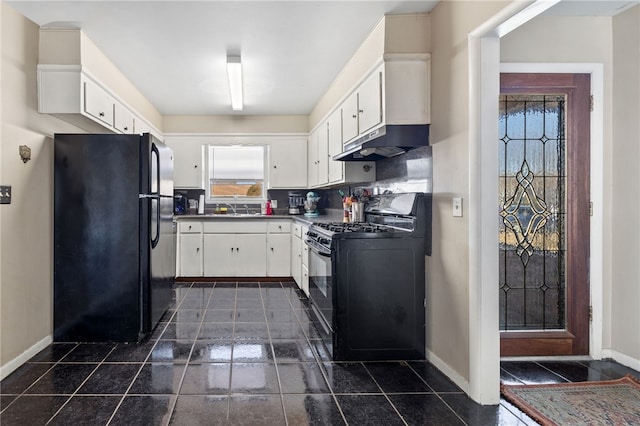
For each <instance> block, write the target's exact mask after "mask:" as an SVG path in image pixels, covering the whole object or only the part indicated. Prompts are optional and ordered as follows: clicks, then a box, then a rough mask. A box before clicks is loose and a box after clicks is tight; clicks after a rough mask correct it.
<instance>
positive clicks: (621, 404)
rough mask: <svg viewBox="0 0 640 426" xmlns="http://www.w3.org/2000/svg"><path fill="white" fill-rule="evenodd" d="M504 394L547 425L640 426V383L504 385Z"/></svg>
mask: <svg viewBox="0 0 640 426" xmlns="http://www.w3.org/2000/svg"><path fill="white" fill-rule="evenodd" d="M500 392H501V393H502V394H503V395H504V396H505V398H507V400H509V401H510V402H512V403H513V404H515V405H516V406H517V407H518V408H519V409H520V410H522V411H523V412H525V413H526V414H527V415H529V416H530V417H531V418H532V419H534V420H535V421H537V422H538V423H540V424H541V425H543V426H552V425H563V426H564V425H616V426H620V425H640V381H639V380H638V379H636V378H635V377H632V376H625V377H623V378H621V379H618V380H611V381H605V382H579V383H558V384H549V385H501V386H500Z"/></svg>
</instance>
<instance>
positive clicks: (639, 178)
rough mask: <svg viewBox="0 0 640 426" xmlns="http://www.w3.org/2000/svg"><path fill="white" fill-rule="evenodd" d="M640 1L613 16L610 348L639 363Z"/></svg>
mask: <svg viewBox="0 0 640 426" xmlns="http://www.w3.org/2000/svg"><path fill="white" fill-rule="evenodd" d="M639 46H640V6H636V7H635V8H633V9H631V10H628V11H626V12H624V13H621V14H619V15H617V16H615V17H614V18H613V96H612V98H613V111H612V116H613V124H612V128H613V137H612V143H611V145H612V147H611V156H612V161H611V163H612V165H613V166H614V167H612V168H611V185H610V188H611V203H610V209H611V218H612V220H611V250H610V252H611V274H610V276H611V296H610V297H611V305H612V306H613V307H615V309H612V310H611V325H610V332H611V339H610V342H611V350H612V355H613V356H614V357H617V358H618V359H620V361H621V362H625V363H628V364H633V362H634V361H635V364H634V365H633V366H634V367H635V368H638V366H640V326H639V325H640V309H638V306H640V262H639V261H638V260H639V259H640V220H639V219H638V212H640V167H638V165H639V164H640V47H639Z"/></svg>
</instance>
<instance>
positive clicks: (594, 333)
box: [500, 63, 604, 359]
mask: <svg viewBox="0 0 640 426" xmlns="http://www.w3.org/2000/svg"><path fill="white" fill-rule="evenodd" d="M500 72H501V73H536V74H544V73H563V74H575V73H584V74H590V75H591V93H592V95H593V110H592V112H591V123H590V126H591V128H590V132H591V142H590V148H591V154H590V156H591V158H590V169H591V173H590V184H591V203H592V205H593V214H592V216H591V221H590V244H589V247H590V258H589V281H590V283H589V286H590V288H589V293H590V299H591V307H592V317H591V324H590V326H589V355H590V356H591V357H592V358H595V359H600V358H602V331H603V308H604V307H603V304H604V303H603V261H604V253H603V244H604V241H603V238H604V233H603V224H604V222H603V214H604V140H603V137H604V129H603V125H604V122H603V117H604V116H603V114H604V111H603V104H604V65H603V64H600V63H502V64H500Z"/></svg>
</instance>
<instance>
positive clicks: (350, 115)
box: [338, 92, 358, 142]
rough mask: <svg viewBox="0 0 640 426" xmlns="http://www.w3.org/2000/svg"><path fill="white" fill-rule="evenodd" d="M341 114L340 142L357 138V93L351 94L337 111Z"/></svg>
mask: <svg viewBox="0 0 640 426" xmlns="http://www.w3.org/2000/svg"><path fill="white" fill-rule="evenodd" d="M338 110H340V111H341V113H342V141H343V142H346V141H348V140H351V139H353V138H355V137H356V136H358V92H353V93H352V94H351V95H350V96H349V97H348V98H347V99H346V100H345V101H344V102H343V103H342V105H341V106H340V108H339V109H338Z"/></svg>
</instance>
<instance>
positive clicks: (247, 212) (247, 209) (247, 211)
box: [244, 204, 249, 214]
mask: <svg viewBox="0 0 640 426" xmlns="http://www.w3.org/2000/svg"><path fill="white" fill-rule="evenodd" d="M244 211H245V213H246V214H249V206H248V205H246V204H245V205H244Z"/></svg>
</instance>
